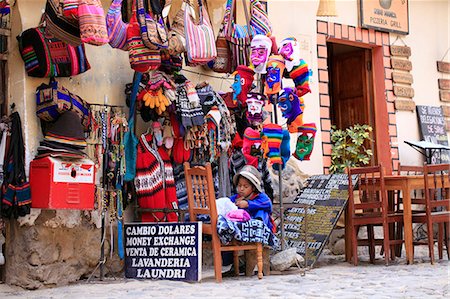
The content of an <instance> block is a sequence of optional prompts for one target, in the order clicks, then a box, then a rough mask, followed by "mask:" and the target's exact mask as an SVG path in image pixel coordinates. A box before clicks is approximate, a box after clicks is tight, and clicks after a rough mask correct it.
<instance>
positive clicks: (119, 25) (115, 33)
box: [106, 0, 128, 51]
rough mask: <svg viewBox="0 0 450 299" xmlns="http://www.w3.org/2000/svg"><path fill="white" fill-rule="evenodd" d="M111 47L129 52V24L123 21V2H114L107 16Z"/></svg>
mask: <svg viewBox="0 0 450 299" xmlns="http://www.w3.org/2000/svg"><path fill="white" fill-rule="evenodd" d="M106 30H107V31H108V38H109V45H110V46H111V47H113V48H116V49H120V50H124V51H127V50H128V46H127V24H126V23H125V22H124V21H123V20H122V0H113V2H112V3H111V6H110V7H109V10H108V13H107V14H106Z"/></svg>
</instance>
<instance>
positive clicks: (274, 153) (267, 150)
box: [261, 123, 283, 164]
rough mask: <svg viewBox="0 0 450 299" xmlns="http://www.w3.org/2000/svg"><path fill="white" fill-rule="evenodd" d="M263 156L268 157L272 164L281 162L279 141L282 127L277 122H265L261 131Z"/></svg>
mask: <svg viewBox="0 0 450 299" xmlns="http://www.w3.org/2000/svg"><path fill="white" fill-rule="evenodd" d="M261 135H262V137H261V139H262V148H263V150H264V157H265V158H269V159H270V162H271V163H272V164H283V161H282V159H281V152H280V147H281V141H282V140H283V129H282V128H281V126H280V125H277V124H271V123H270V124H265V125H264V126H263V129H262V132H261Z"/></svg>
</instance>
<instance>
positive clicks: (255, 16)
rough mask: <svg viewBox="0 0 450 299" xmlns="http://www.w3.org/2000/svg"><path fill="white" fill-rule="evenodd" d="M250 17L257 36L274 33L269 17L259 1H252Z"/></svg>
mask: <svg viewBox="0 0 450 299" xmlns="http://www.w3.org/2000/svg"><path fill="white" fill-rule="evenodd" d="M250 15H251V18H250V26H252V29H253V32H254V34H255V35H256V34H263V35H268V34H271V33H272V25H271V24H270V20H269V17H268V16H267V13H266V11H265V9H264V7H263V5H262V4H261V2H259V0H250Z"/></svg>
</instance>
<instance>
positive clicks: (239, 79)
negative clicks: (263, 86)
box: [231, 65, 255, 105]
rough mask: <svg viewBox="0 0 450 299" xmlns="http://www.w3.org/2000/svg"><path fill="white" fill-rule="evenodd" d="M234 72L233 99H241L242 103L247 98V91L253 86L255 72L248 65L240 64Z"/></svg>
mask: <svg viewBox="0 0 450 299" xmlns="http://www.w3.org/2000/svg"><path fill="white" fill-rule="evenodd" d="M233 74H234V76H235V77H234V83H233V85H232V86H231V88H232V89H233V101H236V100H237V101H239V103H240V104H241V105H243V104H244V103H245V100H246V99H247V93H248V92H249V91H250V89H251V87H252V83H253V80H254V77H253V76H254V75H255V72H254V71H253V70H252V69H251V68H249V67H248V66H246V65H238V67H237V68H236V71H235V72H234V73H233Z"/></svg>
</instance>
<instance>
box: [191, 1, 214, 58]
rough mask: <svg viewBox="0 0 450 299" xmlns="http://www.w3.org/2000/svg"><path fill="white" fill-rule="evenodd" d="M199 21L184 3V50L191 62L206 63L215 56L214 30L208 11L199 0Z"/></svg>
mask: <svg viewBox="0 0 450 299" xmlns="http://www.w3.org/2000/svg"><path fill="white" fill-rule="evenodd" d="M199 5H200V6H199V19H200V20H199V22H198V24H196V23H195V22H194V20H193V17H192V12H191V10H192V8H191V6H190V4H189V3H186V8H185V10H184V30H185V35H186V52H187V56H188V61H189V63H191V64H206V63H208V62H209V61H211V60H213V59H215V58H216V56H217V49H216V44H215V38H214V32H213V29H212V26H211V22H210V20H209V16H208V12H207V11H206V8H205V7H204V6H203V5H202V2H201V0H199Z"/></svg>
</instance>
